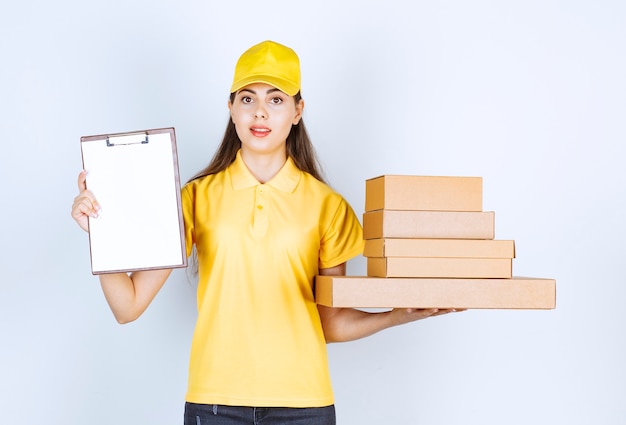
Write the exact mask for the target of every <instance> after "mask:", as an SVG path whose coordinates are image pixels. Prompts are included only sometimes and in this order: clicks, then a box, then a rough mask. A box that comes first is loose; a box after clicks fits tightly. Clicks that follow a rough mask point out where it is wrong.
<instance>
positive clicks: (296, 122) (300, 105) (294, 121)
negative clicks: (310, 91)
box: [291, 99, 304, 125]
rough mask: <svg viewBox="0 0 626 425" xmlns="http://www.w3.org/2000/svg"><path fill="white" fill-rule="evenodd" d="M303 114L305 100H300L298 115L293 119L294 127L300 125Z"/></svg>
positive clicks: (297, 109)
mask: <svg viewBox="0 0 626 425" xmlns="http://www.w3.org/2000/svg"><path fill="white" fill-rule="evenodd" d="M303 112H304V100H303V99H300V101H299V102H298V103H296V115H295V116H294V117H293V121H292V122H291V123H292V124H293V125H298V123H299V122H300V120H301V119H302V113H303Z"/></svg>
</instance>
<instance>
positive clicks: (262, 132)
mask: <svg viewBox="0 0 626 425" xmlns="http://www.w3.org/2000/svg"><path fill="white" fill-rule="evenodd" d="M271 131H272V130H270V129H269V128H267V127H250V132H252V135H253V136H254V137H265V136H267V135H268V134H270V132H271Z"/></svg>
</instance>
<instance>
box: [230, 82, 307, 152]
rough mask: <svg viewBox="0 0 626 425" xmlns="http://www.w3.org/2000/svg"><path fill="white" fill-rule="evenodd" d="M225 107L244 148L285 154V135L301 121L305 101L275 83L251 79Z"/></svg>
mask: <svg viewBox="0 0 626 425" xmlns="http://www.w3.org/2000/svg"><path fill="white" fill-rule="evenodd" d="M228 109H230V115H231V119H232V120H233V123H234V124H235V129H236V130H237V135H238V136H239V139H240V140H241V147H242V149H243V150H246V151H249V152H250V153H259V154H271V153H283V154H285V155H286V140H287V136H288V135H289V132H290V131H291V126H292V125H295V124H298V122H299V121H300V118H301V117H302V110H303V109H304V102H303V101H300V102H298V103H297V104H296V102H295V100H294V98H293V97H292V96H289V95H287V94H285V93H283V92H282V91H280V90H278V89H277V88H276V87H273V86H270V85H269V84H264V83H254V84H250V85H247V86H245V87H244V88H242V89H241V90H239V91H238V92H237V93H236V94H235V98H234V100H233V101H232V103H231V102H230V101H229V102H228Z"/></svg>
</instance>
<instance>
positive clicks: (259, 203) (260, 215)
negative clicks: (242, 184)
mask: <svg viewBox="0 0 626 425" xmlns="http://www.w3.org/2000/svg"><path fill="white" fill-rule="evenodd" d="M255 198H256V199H255V203H254V224H253V232H254V236H255V237H261V236H263V235H265V233H266V232H267V225H268V217H267V187H266V186H265V185H259V186H258V187H257V189H256V197H255Z"/></svg>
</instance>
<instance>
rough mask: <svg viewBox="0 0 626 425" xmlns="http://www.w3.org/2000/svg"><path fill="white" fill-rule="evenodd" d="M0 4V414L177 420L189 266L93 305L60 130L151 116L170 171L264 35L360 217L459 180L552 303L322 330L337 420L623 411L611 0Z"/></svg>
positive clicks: (198, 154)
mask: <svg viewBox="0 0 626 425" xmlns="http://www.w3.org/2000/svg"><path fill="white" fill-rule="evenodd" d="M5 3H6V4H3V6H2V10H1V13H0V64H1V65H0V143H1V151H0V189H1V191H0V194H1V196H2V201H1V202H2V208H1V210H0V214H1V216H0V217H1V220H0V234H1V236H0V238H1V242H0V243H1V248H2V252H1V256H0V262H1V266H2V272H3V273H2V281H1V283H0V338H1V339H2V341H1V343H0V423H3V424H16V423H20V424H41V423H50V424H64V425H73V424H82V423H90V424H94V425H105V424H106V425H109V424H122V425H124V424H136V423H141V424H144V423H145V424H148V423H150V424H176V423H182V409H183V397H184V392H185V385H186V375H187V356H188V347H189V341H190V337H191V332H192V327H193V324H194V318H195V304H194V288H193V284H191V283H189V282H188V281H187V279H186V277H185V273H184V271H181V270H178V271H176V272H175V273H174V274H173V276H172V278H171V279H170V280H169V281H168V283H167V284H166V286H165V287H164V289H163V290H162V292H161V293H160V294H159V295H158V296H157V298H156V300H155V301H154V303H153V304H152V306H151V307H150V308H149V310H148V311H147V312H146V313H145V315H144V316H142V317H141V318H140V320H138V321H137V322H135V323H132V324H129V325H126V326H120V325H117V324H116V323H115V321H114V320H113V317H112V315H111V313H110V311H109V310H108V307H107V305H106V302H105V300H104V298H103V296H102V293H101V290H100V288H99V285H98V281H97V278H95V277H93V276H92V275H91V273H90V268H89V253H88V240H87V235H86V234H85V233H83V232H82V231H80V230H79V229H78V227H77V226H76V225H75V223H74V222H73V221H72V219H71V218H70V214H69V212H70V206H71V203H72V200H73V198H74V196H75V195H76V184H75V181H76V176H77V174H78V172H79V170H80V167H81V160H80V149H79V138H80V136H83V135H91V134H101V133H106V132H118V131H131V130H139V129H145V128H155V127H167V126H174V127H175V128H176V132H177V138H178V145H179V155H180V169H181V174H182V178H183V179H186V178H188V177H190V176H191V175H192V174H193V173H194V172H195V171H197V170H198V169H199V168H201V167H202V166H204V165H205V164H206V163H207V162H208V160H209V158H210V156H211V155H212V153H213V151H214V149H215V148H216V146H217V143H218V142H219V139H220V137H221V135H222V131H223V129H224V126H225V123H226V119H227V110H226V99H227V94H228V89H229V87H230V79H231V76H232V71H233V67H234V63H235V61H236V59H237V57H238V56H239V54H240V53H241V52H242V51H243V50H245V49H246V48H247V47H249V46H250V45H252V44H254V43H256V42H259V41H262V40H264V39H268V38H269V39H275V40H277V41H280V42H283V43H285V44H288V45H290V46H292V47H293V48H294V49H295V50H296V51H297V52H298V53H299V55H300V57H301V60H302V68H303V78H304V82H303V94H304V97H305V99H306V102H307V108H306V111H305V120H306V123H307V125H308V127H309V129H310V132H311V135H312V137H313V139H314V142H315V143H316V145H317V148H318V152H319V154H320V156H321V159H322V162H323V163H324V165H325V169H326V172H327V175H328V177H329V179H330V181H331V183H332V184H333V185H334V186H335V188H336V189H337V190H339V191H340V192H341V193H343V194H344V195H345V196H346V198H347V199H348V200H349V201H350V202H351V204H352V205H353V206H354V209H355V210H356V212H357V214H359V215H360V214H362V212H363V204H364V181H365V179H367V178H370V177H374V176H377V175H380V174H385V173H387V174H394V173H395V174H402V173H406V174H423V175H473V176H482V177H483V178H484V209H485V210H490V211H495V212H496V238H498V239H514V240H515V241H516V247H517V258H516V259H515V260H514V274H516V275H526V276H536V277H552V278H556V279H557V288H558V289H557V293H558V294H557V308H556V309H555V310H553V311H510V310H493V311H484V310H471V311H467V312H464V313H459V314H456V315H451V316H446V317H440V318H435V319H429V320H426V321H423V322H418V323H414V324H411V325H406V326H403V327H399V328H395V329H391V330H388V331H385V332H383V333H380V334H377V335H375V336H372V337H370V338H367V339H364V340H360V341H357V342H352V343H345V344H337V345H332V346H330V360H331V367H332V374H333V380H334V386H335V391H336V402H337V412H338V420H339V423H340V424H344V425H346V424H400V423H401V424H409V423H410V424H413V423H415V424H429V425H437V424H450V423H464V424H481V425H484V424H509V425H511V424H524V425H526V424H551V423H558V424H565V423H567V424H586V423H604V424H623V423H625V421H626V403H624V398H625V396H626V346H625V334H626V310H625V309H624V306H623V305H624V299H625V298H626V282H625V278H624V272H623V265H624V260H623V256H622V252H623V246H624V242H625V241H626V231H625V226H624V222H623V220H624V217H625V216H626V215H625V213H626V208H625V205H624V204H625V202H624V200H625V195H626V191H625V189H624V183H625V182H626V171H625V168H624V164H623V163H624V157H625V153H626V149H625V148H624V145H625V142H626V140H625V136H626V126H625V124H626V120H625V114H626V78H624V76H625V75H626V55H625V52H626V51H625V49H626V25H625V24H626V6H625V3H624V2H621V1H618V0H615V1H610V0H595V1H590V0H589V1H583V0H580V1H571V0H570V1H565V0H542V1H536V0H531V1H487V0H485V1H473V2H469V1H463V0H449V1H441V2H430V1H415V2H407V1H402V0H386V1H376V2H375V1H369V0H360V1H356V0H355V1H343V2H341V1H327V0H318V1H315V2H313V1H311V2H293V1H275V2H272V1H270V2H252V1H237V2H229V1H222V2H219V4H218V2H202V1H192V0H177V1H159V2H150V1H136V0H124V1H122V0H108V1H106V2H105V1H101V2H85V1H76V0H58V1H56V2H46V1H42V0H24V1H20V2H10V3H8V2H5ZM137 214H150V209H149V206H146V209H145V210H144V211H137ZM362 260H363V259H356V260H354V261H353V262H352V263H350V269H349V272H350V273H351V274H364V272H365V266H364V261H362Z"/></svg>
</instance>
